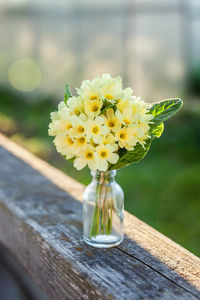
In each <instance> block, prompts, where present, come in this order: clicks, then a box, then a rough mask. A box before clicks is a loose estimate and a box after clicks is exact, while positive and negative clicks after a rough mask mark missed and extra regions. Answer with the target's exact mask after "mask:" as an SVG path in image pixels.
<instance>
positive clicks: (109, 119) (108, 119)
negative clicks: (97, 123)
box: [104, 108, 121, 132]
mask: <svg viewBox="0 0 200 300" xmlns="http://www.w3.org/2000/svg"><path fill="white" fill-rule="evenodd" d="M104 118H105V123H106V125H107V126H108V128H109V129H110V131H112V132H116V131H118V130H119V129H120V128H121V122H120V120H119V119H118V118H117V117H116V115H115V113H114V110H113V108H108V109H107V110H106V116H104Z"/></svg>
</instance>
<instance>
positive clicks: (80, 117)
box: [49, 74, 182, 247]
mask: <svg viewBox="0 0 200 300" xmlns="http://www.w3.org/2000/svg"><path fill="white" fill-rule="evenodd" d="M77 94H78V95H77V96H72V95H71V93H70V91H69V88H68V85H66V92H65V97H64V101H63V102H61V103H60V104H59V105H58V111H56V112H52V113H51V120H52V122H51V123H50V124H49V135H51V136H55V138H54V144H55V146H56V149H57V151H58V152H59V153H61V154H62V155H63V156H64V157H66V159H68V160H70V161H72V162H73V164H74V167H75V168H76V169H78V170H81V169H83V168H84V167H86V166H88V167H89V168H90V170H92V171H96V173H98V180H97V184H96V185H95V191H93V190H92V189H93V187H94V185H92V186H91V187H90V188H89V186H88V188H87V189H86V192H85V195H86V196H85V198H86V201H84V202H85V203H86V204H85V207H86V208H85V216H86V217H85V220H86V221H85V222H84V239H85V241H86V242H87V243H88V244H90V245H92V243H93V242H96V244H98V246H96V247H100V246H101V247H104V246H105V245H107V244H106V243H108V244H109V245H117V244H119V243H120V242H121V241H122V239H123V233H122V231H123V230H122V229H119V223H120V222H121V224H122V223H123V203H122V202H123V199H122V198H123V196H122V195H123V192H122V193H121V194H120V195H121V196H119V193H120V191H119V186H118V187H117V188H116V190H115V189H114V185H113V184H111V183H110V179H109V176H110V175H109V174H110V173H111V170H116V169H119V168H121V167H125V166H127V165H129V164H131V163H136V162H138V161H139V160H141V159H142V158H143V157H144V156H145V155H146V153H147V151H148V150H149V148H150V145H151V143H152V141H153V140H154V139H155V138H159V137H160V136H161V134H162V132H163V129H164V125H163V122H164V121H166V120H167V119H168V118H169V117H171V116H172V115H173V114H174V113H176V112H177V111H178V110H179V109H180V107H181V105H182V100H180V99H169V100H164V101H161V102H157V103H145V102H144V101H143V100H141V99H140V98H138V97H136V96H134V95H133V90H132V89H131V88H125V89H123V87H122V79H121V77H120V76H118V77H116V78H112V77H111V76H110V75H109V74H103V75H102V76H101V77H96V78H94V79H93V80H92V81H90V80H86V81H83V82H82V85H81V87H80V89H77ZM105 174H106V175H105ZM89 191H90V192H89ZM117 193H118V195H117ZM87 198H88V199H87ZM87 200H88V203H89V202H91V201H93V205H92V209H90V208H89V206H87ZM120 203H121V204H120ZM90 211H92V213H90ZM114 213H115V215H116V216H115V220H117V218H118V219H120V220H121V221H120V222H118V223H117V221H115V223H116V224H118V225H116V226H114V225H113V220H114V219H113V218H114V217H113V214H114ZM88 219H90V220H91V221H88ZM114 227H116V228H114ZM122 227H123V224H122ZM122 227H120V228H122ZM113 228H114V229H113ZM120 230H121V234H120V233H119V232H120ZM116 232H117V233H116ZM111 234H113V236H114V238H113V236H112V240H111V239H110V240H109V239H108V237H111ZM119 236H121V237H120V238H119ZM102 237H103V242H102ZM115 237H116V239H115ZM105 241H106V242H105ZM110 241H111V242H110ZM112 241H114V242H112Z"/></svg>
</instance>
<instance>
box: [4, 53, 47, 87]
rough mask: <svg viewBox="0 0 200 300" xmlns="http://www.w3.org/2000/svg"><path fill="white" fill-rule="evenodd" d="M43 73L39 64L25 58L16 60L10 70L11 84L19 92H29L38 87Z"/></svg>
mask: <svg viewBox="0 0 200 300" xmlns="http://www.w3.org/2000/svg"><path fill="white" fill-rule="evenodd" d="M41 77H42V75H41V71H40V68H39V66H38V65H37V63H35V62H34V61H33V60H31V59H28V58H24V59H18V60H16V61H15V62H14V63H13V64H12V65H11V66H10V68H9V70H8V79H9V81H10V84H11V85H12V86H13V87H14V88H16V89H17V90H20V91H24V92H29V91H32V90H34V89H35V88H37V87H38V85H39V84H40V81H41Z"/></svg>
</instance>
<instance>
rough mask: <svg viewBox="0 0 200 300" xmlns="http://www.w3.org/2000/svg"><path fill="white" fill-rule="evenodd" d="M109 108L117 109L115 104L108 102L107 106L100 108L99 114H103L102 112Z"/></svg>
mask: <svg viewBox="0 0 200 300" xmlns="http://www.w3.org/2000/svg"><path fill="white" fill-rule="evenodd" d="M109 108H113V109H114V111H116V109H117V107H116V104H111V103H110V104H108V105H107V106H105V107H103V108H102V110H101V113H100V114H101V115H102V114H104V113H105V112H106V110H107V109H109Z"/></svg>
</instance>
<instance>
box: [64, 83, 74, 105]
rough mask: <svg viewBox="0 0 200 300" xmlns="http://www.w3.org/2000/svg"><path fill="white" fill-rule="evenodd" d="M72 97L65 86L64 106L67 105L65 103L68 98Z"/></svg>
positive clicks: (67, 86)
mask: <svg viewBox="0 0 200 300" xmlns="http://www.w3.org/2000/svg"><path fill="white" fill-rule="evenodd" d="M71 97H72V94H71V93H70V90H69V85H68V84H66V85H65V97H64V102H65V104H67V101H68V100H69V98H71Z"/></svg>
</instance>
